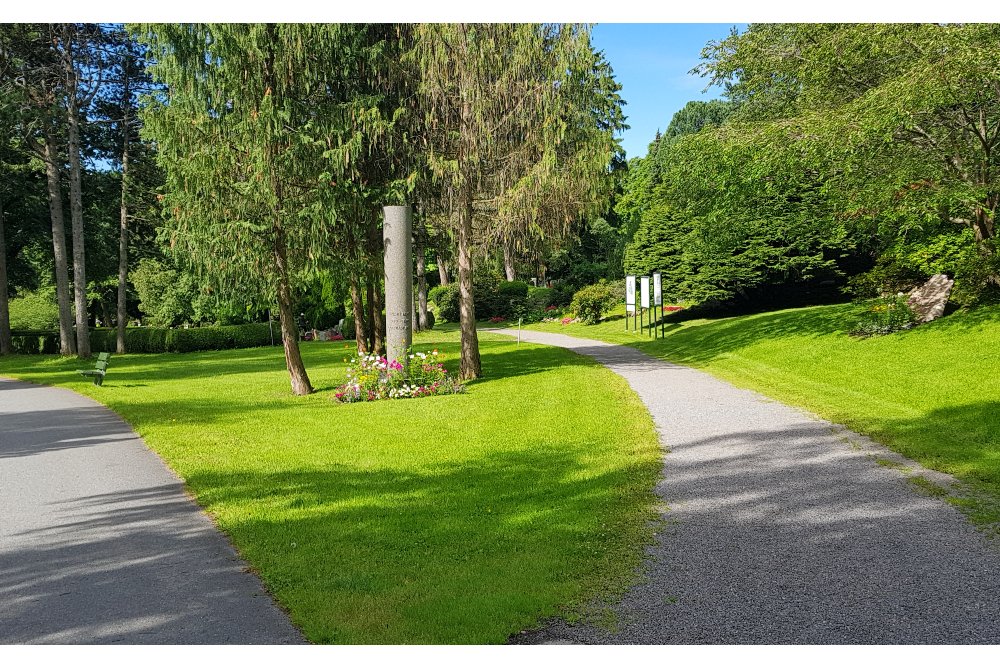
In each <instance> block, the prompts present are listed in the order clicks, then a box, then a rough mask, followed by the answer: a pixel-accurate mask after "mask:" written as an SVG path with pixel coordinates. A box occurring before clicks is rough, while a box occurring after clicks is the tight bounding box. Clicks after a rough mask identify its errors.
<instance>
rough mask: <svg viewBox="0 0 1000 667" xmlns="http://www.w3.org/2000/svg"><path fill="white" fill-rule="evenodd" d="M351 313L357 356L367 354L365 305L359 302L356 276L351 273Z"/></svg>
mask: <svg viewBox="0 0 1000 667" xmlns="http://www.w3.org/2000/svg"><path fill="white" fill-rule="evenodd" d="M351 312H352V313H353V314H354V340H355V342H356V343H357V344H358V354H359V355H361V354H368V351H369V350H370V349H371V348H370V347H369V346H368V330H367V327H365V319H366V317H365V304H364V302H363V301H362V300H361V288H360V287H359V286H358V276H357V274H356V273H353V272H352V273H351Z"/></svg>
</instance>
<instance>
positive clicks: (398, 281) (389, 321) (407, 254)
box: [382, 206, 413, 369]
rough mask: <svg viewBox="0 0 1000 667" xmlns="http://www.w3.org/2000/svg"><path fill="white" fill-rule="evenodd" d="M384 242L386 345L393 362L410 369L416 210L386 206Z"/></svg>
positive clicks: (388, 355)
mask: <svg viewBox="0 0 1000 667" xmlns="http://www.w3.org/2000/svg"><path fill="white" fill-rule="evenodd" d="M382 212H383V215H384V222H383V224H382V240H383V241H384V243H385V328H386V333H385V338H386V341H385V347H386V356H387V357H388V358H389V360H390V361H392V360H393V359H396V360H398V361H399V363H401V364H402V365H403V368H404V369H406V368H407V361H408V358H407V354H406V351H407V350H408V349H409V347H410V345H412V344H413V328H412V317H413V315H412V311H413V270H412V266H411V264H412V263H413V258H412V255H413V253H412V248H411V245H412V238H413V231H412V227H413V209H412V208H411V207H410V206H383V207H382Z"/></svg>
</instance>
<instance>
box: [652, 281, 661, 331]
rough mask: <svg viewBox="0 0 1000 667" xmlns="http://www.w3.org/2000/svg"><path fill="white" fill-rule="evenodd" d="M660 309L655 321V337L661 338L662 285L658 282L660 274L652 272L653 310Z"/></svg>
mask: <svg viewBox="0 0 1000 667" xmlns="http://www.w3.org/2000/svg"><path fill="white" fill-rule="evenodd" d="M657 306H659V307H660V318H659V319H658V320H656V323H657V327H656V337H658V338H662V337H663V283H662V282H661V281H660V272H659V271H653V309H654V310H655V309H656V307H657Z"/></svg>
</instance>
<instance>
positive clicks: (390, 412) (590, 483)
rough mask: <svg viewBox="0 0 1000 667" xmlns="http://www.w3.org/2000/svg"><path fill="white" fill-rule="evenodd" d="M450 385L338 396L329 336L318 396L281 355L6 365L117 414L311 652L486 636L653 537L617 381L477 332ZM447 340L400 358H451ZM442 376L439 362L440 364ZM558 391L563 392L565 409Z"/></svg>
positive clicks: (624, 570) (647, 428)
mask: <svg viewBox="0 0 1000 667" xmlns="http://www.w3.org/2000/svg"><path fill="white" fill-rule="evenodd" d="M481 340H482V353H483V367H484V370H485V373H486V376H487V377H486V379H484V380H481V381H479V382H476V383H474V384H472V385H471V386H470V388H469V391H468V394H466V395H456V396H442V397H433V398H424V399H417V400H406V401H387V402H380V403H374V404H356V405H337V404H335V403H333V402H331V398H332V394H333V392H332V391H330V389H331V388H332V387H333V386H335V385H336V384H337V383H338V382H340V381H342V379H343V371H344V363H343V357H344V356H345V355H347V354H349V352H348V350H345V349H344V348H343V346H342V345H341V344H336V343H315V344H306V345H304V356H305V360H306V364H307V367H308V368H309V372H310V374H311V378H312V380H313V384H314V385H315V386H316V387H317V388H319V389H320V390H321V391H319V392H318V393H316V394H314V395H312V396H309V397H305V398H296V397H293V396H291V394H290V391H289V386H288V377H287V373H286V372H285V370H284V364H283V358H282V355H281V352H280V349H276V348H264V349H256V350H232V351H226V352H212V353H194V354H185V355H176V354H174V355H169V354H163V355H125V356H121V357H115V358H113V359H112V363H111V371H110V374H109V376H108V379H107V381H106V382H105V385H104V386H103V387H94V386H93V385H91V384H89V383H87V381H86V380H84V379H82V378H80V376H78V375H76V374H75V373H74V370H73V369H76V368H80V367H83V366H84V365H85V364H84V363H82V362H79V361H76V360H63V359H54V358H51V357H49V358H43V357H15V358H9V359H4V360H0V374H3V375H8V376H14V377H19V378H22V379H27V380H31V381H35V382H43V383H47V384H54V385H61V386H66V387H69V388H72V389H74V390H76V391H79V392H81V393H84V394H87V395H90V396H92V397H94V398H97V399H98V400H100V401H101V402H103V403H105V404H107V405H108V406H110V407H111V408H113V409H114V410H115V411H116V412H118V413H119V414H121V415H122V416H123V417H124V418H125V419H126V420H128V421H129V422H130V423H131V424H132V425H133V426H134V427H135V428H136V430H137V431H138V432H139V433H140V434H141V435H142V436H143V437H144V438H145V439H146V442H147V443H149V445H150V446H151V447H153V449H155V450H156V451H157V452H158V453H159V454H161V455H162V456H163V458H164V459H165V460H166V461H167V462H168V463H169V464H170V465H171V467H172V468H173V469H174V470H175V471H177V473H178V474H180V475H181V477H183V478H184V479H185V481H186V482H187V484H188V486H189V488H190V489H191V491H192V492H193V493H194V495H195V496H196V497H197V499H198V501H199V502H200V503H201V504H202V505H203V506H204V507H206V508H207V509H208V510H209V511H210V513H211V514H212V515H213V516H214V517H215V519H216V521H217V523H218V524H219V526H220V527H221V528H222V529H223V530H224V531H225V532H226V533H228V534H229V535H230V536H231V538H232V539H233V541H234V543H235V544H236V545H237V547H238V548H239V550H240V551H241V553H242V554H243V555H244V557H245V558H247V560H249V561H250V563H251V564H252V565H253V566H254V567H255V568H256V569H257V570H258V571H259V572H260V574H261V576H262V577H263V579H264V581H265V582H266V583H267V585H268V587H269V588H270V590H271V591H272V592H273V593H274V594H275V596H276V597H277V598H278V600H279V601H280V602H281V603H282V604H283V605H284V606H285V607H286V608H288V609H289V610H290V613H291V615H292V618H293V620H294V621H295V622H296V624H298V625H299V626H300V627H301V628H302V629H303V630H304V632H305V634H306V636H307V637H308V638H309V639H311V640H313V641H317V642H344V643H369V642H377V643H408V642H421V643H436V642H463V643H483V642H502V641H504V640H505V639H506V637H507V636H508V635H510V634H511V633H514V632H516V631H517V630H519V629H522V628H525V627H528V626H530V625H532V624H534V623H535V622H537V621H538V620H539V619H540V618H542V617H545V616H548V615H551V614H554V613H557V612H559V611H560V610H562V611H563V612H564V613H571V612H573V611H574V610H575V611H579V610H580V609H581V608H582V607H581V604H582V603H584V602H586V601H587V600H589V599H591V598H592V596H595V595H605V594H608V593H609V592H613V591H616V590H621V589H622V586H624V585H625V583H626V582H627V581H628V580H629V578H630V577H631V576H632V573H633V571H634V568H635V566H636V565H637V564H638V563H639V560H640V558H641V552H642V549H641V545H642V544H644V543H646V542H647V541H648V540H649V539H650V538H651V535H652V527H651V522H650V521H649V519H650V518H651V517H652V516H653V515H654V512H653V504H654V501H655V498H654V496H653V494H652V486H653V484H654V482H655V480H656V478H657V476H658V474H659V470H660V463H659V460H660V459H659V456H660V454H659V448H658V442H657V438H656V435H655V432H654V428H653V425H652V421H651V420H650V418H649V415H648V413H647V412H646V411H645V409H644V408H643V406H642V404H641V403H640V402H639V400H638V398H637V397H636V396H635V394H634V393H633V392H631V390H629V389H628V387H627V385H626V384H625V383H624V381H622V380H621V379H620V378H618V377H617V376H614V375H613V374H611V373H610V372H608V371H606V370H605V369H603V368H600V367H599V366H596V365H595V364H593V363H591V362H589V361H588V360H586V359H583V358H581V357H578V356H576V355H573V354H569V353H567V352H565V351H563V350H559V349H554V348H546V347H541V346H532V345H521V346H520V348H519V349H518V348H515V346H514V344H513V343H511V342H509V341H510V339H508V338H505V337H496V336H490V335H488V334H486V335H482V338H481ZM456 341H457V336H456V335H455V334H453V333H441V332H432V333H430V334H426V335H422V336H418V337H417V340H416V343H417V348H418V349H430V348H432V347H437V348H440V349H441V351H442V352H443V353H445V354H446V355H447V356H448V358H450V359H452V360H457V344H456ZM448 365H449V366H450V367H451V366H453V364H452V363H449V364H448ZM567 397H572V400H566V399H567Z"/></svg>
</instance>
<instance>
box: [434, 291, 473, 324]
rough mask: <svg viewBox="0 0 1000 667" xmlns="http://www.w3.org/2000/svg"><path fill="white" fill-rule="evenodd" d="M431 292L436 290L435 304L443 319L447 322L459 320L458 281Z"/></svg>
mask: <svg viewBox="0 0 1000 667" xmlns="http://www.w3.org/2000/svg"><path fill="white" fill-rule="evenodd" d="M431 292H434V297H435V299H434V305H435V306H437V314H438V315H439V316H440V317H441V319H443V320H444V321H445V322H458V320H459V304H458V283H450V284H448V285H445V286H443V287H435V288H434V289H432V290H431ZM428 296H429V295H428ZM473 298H475V297H473ZM477 314H478V313H477Z"/></svg>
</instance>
